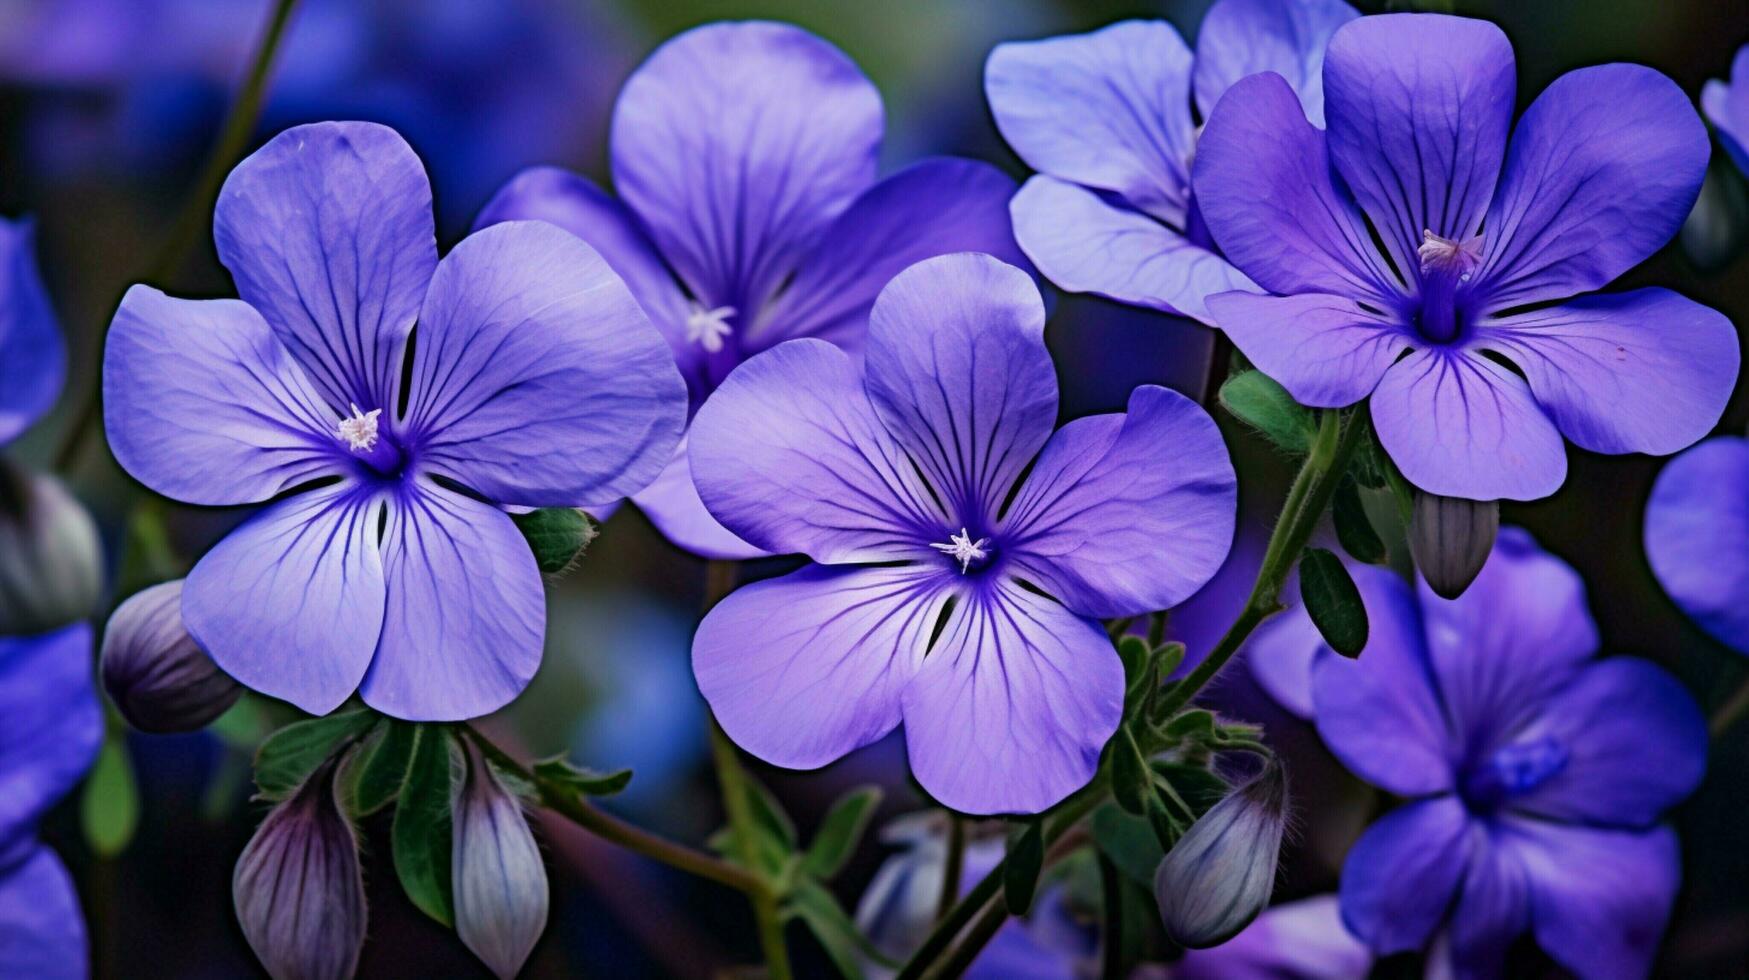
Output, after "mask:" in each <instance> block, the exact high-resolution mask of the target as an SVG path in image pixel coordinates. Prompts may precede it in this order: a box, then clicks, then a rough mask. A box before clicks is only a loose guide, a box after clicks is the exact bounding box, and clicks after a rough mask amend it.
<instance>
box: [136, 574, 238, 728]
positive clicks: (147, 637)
mask: <svg viewBox="0 0 1749 980" xmlns="http://www.w3.org/2000/svg"><path fill="white" fill-rule="evenodd" d="M102 669H103V687H104V690H107V691H108V692H109V697H110V700H112V701H114V702H115V706H116V707H117V708H119V709H120V710H121V713H122V717H124V718H126V719H127V720H128V724H130V725H133V726H134V727H135V728H138V729H139V730H140V731H143V732H154V733H159V734H163V733H168V732H191V731H194V730H195V729H197V728H202V727H205V726H206V724H207V723H208V722H210V721H212V720H213V719H214V718H217V717H218V716H220V715H222V714H224V713H225V711H226V709H228V708H230V706H231V705H233V704H236V703H237V698H238V697H240V696H241V695H242V693H243V688H242V687H241V686H240V685H239V684H238V683H237V682H236V681H234V680H232V679H231V676H230V675H229V674H226V673H225V672H224V671H222V670H220V669H219V667H218V665H217V664H215V663H213V660H212V658H211V657H209V656H207V655H206V652H205V651H203V650H202V649H201V648H200V647H198V646H196V645H195V643H194V638H193V637H191V636H189V635H188V630H186V629H184V628H183V626H182V580H181V579H177V580H176V581H174V582H164V583H161V584H159V585H154V586H152V587H151V588H149V589H146V590H144V591H142V592H138V593H136V594H134V595H133V596H130V597H129V598H128V601H126V602H124V603H122V604H121V606H120V607H119V608H117V609H116V611H115V614H114V615H112V616H110V617H109V627H108V628H107V629H106V630H105V631H104V633H103V666H102Z"/></svg>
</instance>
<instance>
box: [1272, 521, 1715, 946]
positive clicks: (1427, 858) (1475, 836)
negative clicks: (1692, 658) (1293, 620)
mask: <svg viewBox="0 0 1749 980" xmlns="http://www.w3.org/2000/svg"><path fill="white" fill-rule="evenodd" d="M1353 574H1354V577H1355V581H1356V584H1357V585H1359V587H1360V590H1361V596H1362V599H1363V601H1364V602H1365V604H1366V608H1367V617H1368V619H1369V621H1370V623H1371V637H1370V639H1369V641H1368V643H1367V646H1366V649H1365V650H1363V651H1362V652H1361V655H1360V657H1359V659H1357V660H1350V659H1348V658H1346V657H1341V656H1337V655H1336V654H1335V653H1333V652H1331V651H1330V650H1328V649H1327V648H1324V649H1319V650H1318V651H1317V652H1316V653H1315V654H1313V656H1312V662H1311V670H1310V673H1311V694H1312V698H1311V702H1312V703H1311V708H1312V714H1313V719H1314V721H1315V723H1316V725H1317V728H1318V733H1319V735H1320V736H1322V738H1323V740H1324V743H1325V744H1326V745H1328V746H1329V747H1330V750H1331V751H1332V752H1333V753H1335V755H1336V756H1337V758H1339V759H1341V760H1342V762H1343V764H1345V765H1346V766H1348V768H1349V769H1351V770H1352V771H1353V772H1355V773H1356V774H1357V775H1359V776H1360V777H1361V778H1363V779H1365V780H1366V781H1368V782H1370V783H1372V784H1373V785H1375V786H1378V787H1379V788H1381V789H1384V790H1387V791H1389V792H1391V793H1395V794H1397V795H1399V796H1404V797H1408V798H1409V802H1407V803H1405V804H1404V805H1403V806H1401V807H1400V808H1398V809H1396V810H1393V811H1391V812H1390V813H1389V814H1387V815H1386V816H1385V817H1384V818H1383V819H1381V820H1380V821H1378V822H1377V823H1376V824H1374V825H1373V826H1372V827H1371V828H1370V829H1368V830H1367V832H1366V833H1365V835H1363V836H1362V837H1361V839H1360V840H1359V842H1358V843H1356V844H1355V845H1354V848H1353V850H1351V851H1350V852H1349V854H1348V858H1347V860H1346V862H1345V864H1344V867H1343V869H1342V887H1341V897H1342V915H1343V919H1344V920H1345V921H1346V922H1347V923H1348V926H1349V928H1350V929H1352V930H1353V931H1354V933H1355V935H1357V936H1359V937H1360V938H1361V939H1362V940H1364V941H1365V942H1367V943H1368V944H1369V945H1370V946H1371V947H1372V948H1373V949H1374V950H1375V951H1377V952H1378V953H1380V954H1390V953H1398V952H1403V951H1406V950H1414V949H1421V948H1424V947H1426V946H1427V945H1428V943H1429V942H1430V941H1434V945H1435V947H1436V948H1437V950H1438V951H1439V955H1441V956H1450V957H1451V958H1452V960H1453V963H1452V966H1453V967H1454V970H1453V974H1454V975H1457V976H1468V975H1484V976H1486V975H1495V974H1498V972H1499V970H1500V968H1501V965H1502V961H1503V959H1504V957H1505V955H1506V951H1507V949H1508V948H1509V947H1510V946H1511V945H1512V943H1513V941H1514V940H1515V939H1517V938H1518V937H1519V936H1520V935H1522V934H1524V933H1526V932H1530V933H1532V934H1534V935H1535V937H1536V940H1537V942H1538V943H1539V944H1540V945H1541V946H1542V948H1543V949H1544V950H1545V951H1547V952H1548V953H1549V955H1551V956H1553V957H1554V958H1555V959H1556V960H1557V961H1559V962H1560V963H1561V964H1562V965H1563V966H1565V967H1566V968H1567V969H1569V970H1572V971H1573V972H1575V973H1576V974H1578V975H1580V976H1586V977H1617V976H1619V977H1638V976H1644V975H1645V974H1646V971H1647V970H1648V968H1649V967H1650V964H1651V960H1652V955H1653V953H1654V952H1655V951H1656V949H1657V946H1658V939H1659V936H1660V935H1661V934H1662V932H1663V929H1664V922H1665V919H1666V917H1667V916H1668V915H1669V912H1670V906H1671V902H1672V901H1673V899H1674V898H1675V895H1676V889H1677V882H1678V878H1679V875H1680V872H1679V868H1680V864H1679V861H1678V854H1677V842H1676V835H1675V833H1674V832H1673V831H1671V829H1670V828H1669V827H1667V826H1664V825H1662V824H1660V823H1659V819H1660V817H1661V815H1662V814H1663V813H1664V811H1665V810H1666V809H1668V808H1669V807H1671V806H1673V805H1674V804H1676V803H1677V802H1679V801H1681V800H1682V799H1683V798H1684V797H1686V796H1687V795H1688V794H1689V793H1690V792H1692V791H1693V790H1694V788H1695V786H1696V785H1698V784H1699V782H1700V779H1701V775H1702V773H1703V772H1704V770H1705V768H1706V752H1707V732H1706V723H1705V721H1704V720H1703V719H1702V717H1701V715H1700V711H1699V710H1698V709H1697V708H1696V707H1695V704H1694V701H1693V699H1691V698H1690V697H1689V695H1688V693H1687V692H1686V691H1685V690H1683V688H1682V685H1681V684H1679V683H1677V681H1676V679H1675V678H1673V677H1671V676H1670V675H1669V674H1667V673H1665V672H1664V671H1663V670H1661V669H1659V668H1658V667H1656V666H1654V665H1653V664H1651V663H1649V662H1647V661H1644V660H1639V659H1636V658H1633V657H1610V658H1606V659H1602V660H1598V659H1595V658H1594V657H1593V654H1594V652H1595V651H1596V649H1597V645H1598V635H1597V627H1596V626H1595V625H1594V624H1593V622H1592V620H1591V616H1590V614H1589V612H1588V611H1587V610H1586V606H1585V590H1584V585H1583V584H1582V583H1581V582H1580V580H1579V576H1578V575H1577V574H1576V573H1575V572H1574V571H1573V570H1572V569H1571V568H1569V567H1568V566H1567V565H1566V564H1564V563H1563V562H1561V561H1560V560H1558V559H1556V558H1554V557H1552V556H1550V555H1549V554H1547V553H1546V552H1543V551H1541V550H1540V549H1539V548H1538V547H1537V546H1536V543H1535V542H1534V541H1532V540H1531V538H1530V536H1529V535H1527V534H1525V533H1524V532H1523V531H1520V530H1518V529H1516V528H1506V529H1504V530H1502V531H1501V533H1500V537H1499V540H1498V541H1497V543H1496V545H1495V548H1494V551H1493V553H1492V555H1490V557H1489V559H1488V563H1487V565H1486V566H1485V567H1484V568H1483V570H1482V573H1481V575H1480V576H1479V577H1478V578H1477V579H1476V581H1475V583H1474V584H1472V585H1471V586H1470V588H1469V590H1468V591H1466V592H1465V593H1464V594H1463V596H1462V597H1461V598H1459V599H1456V600H1445V599H1440V598H1438V597H1436V596H1435V595H1433V593H1432V591H1431V590H1430V589H1428V588H1427V586H1426V584H1425V583H1422V584H1421V586H1420V588H1419V589H1415V588H1412V587H1411V586H1409V585H1408V584H1407V583H1405V582H1404V581H1403V580H1402V579H1400V578H1398V577H1397V576H1395V575H1394V574H1392V573H1391V572H1390V571H1388V570H1385V569H1382V568H1378V567H1374V566H1359V565H1357V566H1355V567H1354V569H1353ZM1294 646H1295V645H1294V644H1291V643H1290V644H1289V648H1288V649H1285V650H1282V649H1275V648H1271V646H1270V645H1268V644H1263V645H1259V644H1256V643H1254V644H1253V645H1252V647H1251V648H1250V650H1249V652H1248V653H1247V656H1249V657H1252V658H1268V657H1272V656H1275V655H1277V654H1278V653H1285V654H1286V655H1287V656H1288V657H1290V658H1294V657H1295V656H1296V653H1295V652H1294V649H1293V647H1294Z"/></svg>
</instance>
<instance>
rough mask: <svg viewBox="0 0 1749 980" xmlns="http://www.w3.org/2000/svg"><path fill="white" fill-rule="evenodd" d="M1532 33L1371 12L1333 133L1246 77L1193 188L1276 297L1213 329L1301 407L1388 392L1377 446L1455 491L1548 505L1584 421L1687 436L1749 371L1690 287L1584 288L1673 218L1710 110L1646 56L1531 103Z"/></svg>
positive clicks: (1329, 83) (1335, 109)
mask: <svg viewBox="0 0 1749 980" xmlns="http://www.w3.org/2000/svg"><path fill="white" fill-rule="evenodd" d="M1514 75H1515V71H1514V62H1513V55H1512V46H1511V45H1510V44H1509V43H1508V42H1507V40H1506V37H1505V35H1503V34H1502V33H1501V32H1500V30H1499V29H1498V28H1496V27H1494V26H1493V25H1492V24H1489V23H1486V22H1484V21H1479V20H1468V19H1464V18H1460V17H1448V16H1441V15H1436V14H1388V15H1381V16H1374V17H1363V18H1360V19H1358V20H1354V21H1351V22H1349V23H1348V24H1347V25H1345V26H1343V27H1342V28H1341V29H1339V30H1338V31H1337V32H1336V34H1335V36H1334V37H1332V38H1331V41H1330V46H1329V49H1328V52H1327V56H1326V58H1325V61H1324V110H1325V118H1326V120H1327V122H1328V127H1329V129H1328V132H1327V133H1326V132H1324V131H1321V130H1319V129H1318V128H1317V127H1315V126H1313V125H1312V124H1311V123H1308V122H1307V121H1306V118H1305V115H1304V113H1303V111H1302V109H1301V104H1300V101H1299V98H1298V97H1297V95H1296V94H1295V92H1294V89H1293V88H1292V87H1291V86H1290V85H1289V84H1288V83H1287V82H1286V81H1285V80H1284V79H1282V78H1281V77H1279V76H1277V75H1274V74H1270V73H1264V74H1260V75H1253V76H1251V77H1249V78H1245V79H1243V80H1241V81H1239V82H1238V83H1236V84H1235V85H1233V86H1232V88H1231V89H1229V90H1228V92H1227V94H1226V95H1225V96H1224V97H1223V98H1222V99H1221V102H1220V104H1219V105H1217V106H1216V108H1215V111H1214V112H1213V113H1212V114H1211V116H1210V118H1209V122H1208V125H1207V127H1206V128H1205V129H1204V131H1203V134H1202V139H1201V140H1200V141H1199V142H1198V144H1197V157H1196V165H1195V174H1194V183H1195V187H1196V197H1197V202H1198V204H1199V205H1200V207H1201V209H1202V215H1203V218H1204V220H1205V221H1206V222H1207V223H1208V228H1209V231H1210V232H1211V233H1212V234H1213V236H1214V239H1215V241H1216V242H1217V243H1219V245H1220V247H1221V250H1222V252H1223V254H1225V255H1226V257H1227V259H1228V261H1230V262H1232V263H1233V265H1235V266H1236V267H1238V269H1239V270H1240V271H1242V272H1244V273H1245V274H1246V275H1247V276H1249V277H1250V278H1251V279H1252V281H1254V282H1256V283H1257V284H1258V285H1259V286H1261V287H1263V288H1264V289H1266V290H1268V291H1269V292H1270V293H1272V294H1274V295H1268V296H1259V295H1254V294H1251V293H1244V292H1231V293H1223V294H1220V295H1218V296H1214V297H1211V298H1210V300H1209V310H1210V312H1211V313H1212V314H1213V315H1214V319H1215V322H1216V324H1217V325H1218V326H1219V327H1220V328H1221V329H1222V330H1223V331H1225V332H1226V333H1227V335H1228V336H1229V337H1231V338H1232V340H1233V343H1234V344H1236V345H1237V346H1238V347H1239V349H1240V350H1241V351H1243V352H1244V354H1245V355H1246V356H1247V357H1249V358H1250V359H1251V361H1252V362H1253V363H1254V364H1256V365H1257V366H1258V367H1259V368H1261V369H1263V370H1264V371H1265V372H1267V373H1268V374H1269V375H1270V376H1271V377H1273V378H1274V379H1275V380H1276V381H1278V382H1280V383H1281V384H1282V386H1283V387H1285V388H1286V389H1287V390H1288V391H1289V392H1290V393H1292V394H1293V396H1294V397H1295V398H1296V399H1298V400H1299V401H1301V402H1303V403H1305V404H1307V405H1313V406H1320V407H1333V406H1341V405H1350V404H1353V403H1355V402H1358V401H1360V400H1362V399H1365V398H1367V397H1368V396H1369V395H1370V396H1371V411H1372V420H1373V425H1374V427H1375V429H1376V431H1377V433H1378V438H1379V441H1380V443H1381V444H1382V445H1383V446H1384V448H1385V449H1386V451H1388V452H1389V453H1390V455H1391V458H1392V459H1393V460H1395V461H1396V464H1397V466H1398V467H1399V468H1400V469H1401V470H1402V472H1403V475H1404V476H1405V477H1407V478H1408V479H1409V481H1410V482H1412V483H1414V484H1415V485H1416V486H1418V487H1420V488H1421V489H1422V490H1425V491H1427V492H1429V493H1436V494H1440V495H1442V496H1450V497H1466V498H1470V499H1475V500H1492V499H1496V498H1500V497H1506V498H1510V499H1515V500H1528V499H1534V498H1538V497H1543V496H1547V495H1548V494H1550V493H1552V492H1554V490H1555V489H1556V488H1557V487H1559V486H1560V485H1561V482H1562V481H1563V480H1564V479H1565V477H1566V470H1567V460H1566V451H1565V449H1564V447H1563V445H1562V441H1561V437H1562V435H1563V434H1564V435H1565V436H1566V437H1567V438H1568V439H1570V440H1572V441H1573V442H1574V443H1575V444H1576V445H1578V446H1580V447H1582V448H1585V449H1589V450H1592V451H1594V452H1603V453H1626V452H1646V453H1654V454H1664V453H1672V452H1675V451H1676V450H1678V449H1681V448H1683V447H1684V446H1687V445H1688V444H1690V443H1692V442H1694V441H1695V440H1696V439H1698V438H1700V437H1701V436H1702V435H1704V434H1706V432H1707V430H1708V429H1710V428H1711V427H1712V425H1713V424H1714V423H1715V422H1716V421H1717V420H1718V418H1719V415H1720V413H1721V412H1722V411H1723V410H1724V406H1725V401H1726V398H1727V397H1728V396H1729V394H1730V391H1731V387H1732V385H1733V383H1734V382H1735V380H1736V377H1737V365H1738V350H1737V336H1736V333H1735V331H1734V330H1733V329H1732V326H1731V323H1730V321H1729V320H1727V319H1726V318H1725V317H1724V316H1722V315H1720V314H1719V313H1718V312H1716V311H1714V310H1712V309H1709V308H1707V307H1704V306H1701V305H1699V304H1697V303H1694V302H1692V301H1690V300H1688V299H1685V298H1683V297H1682V296H1679V295H1677V294H1676V293H1673V292H1671V291H1669V290H1667V289H1656V288H1653V289H1636V290H1631V291H1628V292H1623V293H1607V294H1595V295H1582V294H1586V293H1589V292H1590V291H1592V290H1595V289H1598V288H1599V287H1602V286H1604V285H1607V284H1608V283H1609V282H1610V281H1612V280H1614V279H1615V278H1616V277H1617V276H1619V275H1621V274H1622V273H1623V272H1625V271H1627V270H1628V269H1629V268H1631V267H1632V266H1634V265H1635V264H1636V263H1638V262H1639V261H1640V260H1642V259H1644V258H1646V257H1647V256H1648V255H1650V254H1652V252H1653V251H1655V250H1656V249H1658V248H1659V247H1661V246H1662V245H1663V244H1664V243H1665V242H1667V241H1669V239H1670V237H1671V236H1672V235H1673V234H1675V232H1676V230H1677V228H1678V227H1679V226H1680V225H1681V224H1682V220H1683V217H1684V216H1685V215H1686V214H1687V213H1688V210H1689V207H1690V206H1691V205H1692V204H1693V203H1694V200H1695V196H1696V194H1697V193H1698V192H1699V189H1700V184H1701V179H1702V176H1703V174H1704V171H1705V169H1706V162H1707V154H1708V149H1709V146H1708V141H1707V134H1706V127H1705V126H1703V125H1702V124H1701V122H1700V119H1699V118H1698V117H1697V116H1696V114H1695V112H1694V109H1693V107H1692V106H1691V105H1690V104H1689V102H1688V99H1687V97H1686V96H1684V95H1683V93H1682V91H1681V90H1680V89H1679V88H1677V87H1676V85H1675V83H1673V82H1671V81H1670V79H1668V78H1666V77H1664V76H1663V75H1661V74H1659V73H1658V72H1656V71H1653V70H1651V69H1649V68H1644V67H1641V66H1638V65H1626V64H1614V65H1603V66H1599V67H1594V68H1582V69H1579V70H1577V71H1574V72H1570V73H1568V74H1567V75H1564V76H1562V77H1561V78H1559V79H1557V80H1556V81H1555V82H1554V84H1552V85H1550V86H1549V87H1548V89H1547V90H1546V91H1544V92H1543V93H1542V95H1541V96H1539V97H1538V98H1537V100H1536V101H1535V103H1533V104H1532V105H1531V107H1530V109H1529V110H1528V111H1527V112H1526V113H1525V114H1524V118H1523V119H1522V120H1520V122H1519V125H1518V128H1517V131H1516V133H1514V134H1513V138H1512V140H1511V142H1510V146H1509V145H1508V140H1507V131H1508V129H1509V128H1510V126H1511V122H1512V109H1513V103H1514V99H1515V89H1514V86H1515V81H1514Z"/></svg>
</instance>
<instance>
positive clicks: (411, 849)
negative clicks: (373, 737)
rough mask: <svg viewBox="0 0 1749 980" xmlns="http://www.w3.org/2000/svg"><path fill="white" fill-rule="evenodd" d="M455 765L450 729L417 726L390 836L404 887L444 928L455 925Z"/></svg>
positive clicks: (396, 871) (408, 896)
mask: <svg viewBox="0 0 1749 980" xmlns="http://www.w3.org/2000/svg"><path fill="white" fill-rule="evenodd" d="M451 765H452V761H451V744H450V736H449V731H448V729H446V728H443V727H441V726H436V725H420V726H418V735H417V736H416V738H415V739H414V745H413V756H412V761H411V762H410V763H409V764H408V766H407V779H406V782H404V783H403V784H402V785H401V794H400V802H398V803H396V804H395V825H394V827H393V829H392V832H391V834H390V837H391V839H392V844H393V850H394V854H395V876H396V877H397V878H400V879H401V889H402V890H403V891H405V892H406V893H407V898H408V899H410V900H411V901H412V902H413V904H414V905H416V906H418V908H419V911H421V912H424V913H425V914H426V915H429V916H431V917H432V918H433V919H436V920H437V921H438V922H441V923H443V924H444V925H446V926H449V925H454V924H455V898H454V895H453V891H452V887H453V886H452V883H451V881H450V848H451V842H450V834H451V832H452V828H453V819H452V817H451V814H450V798H449V792H450V778H451Z"/></svg>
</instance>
